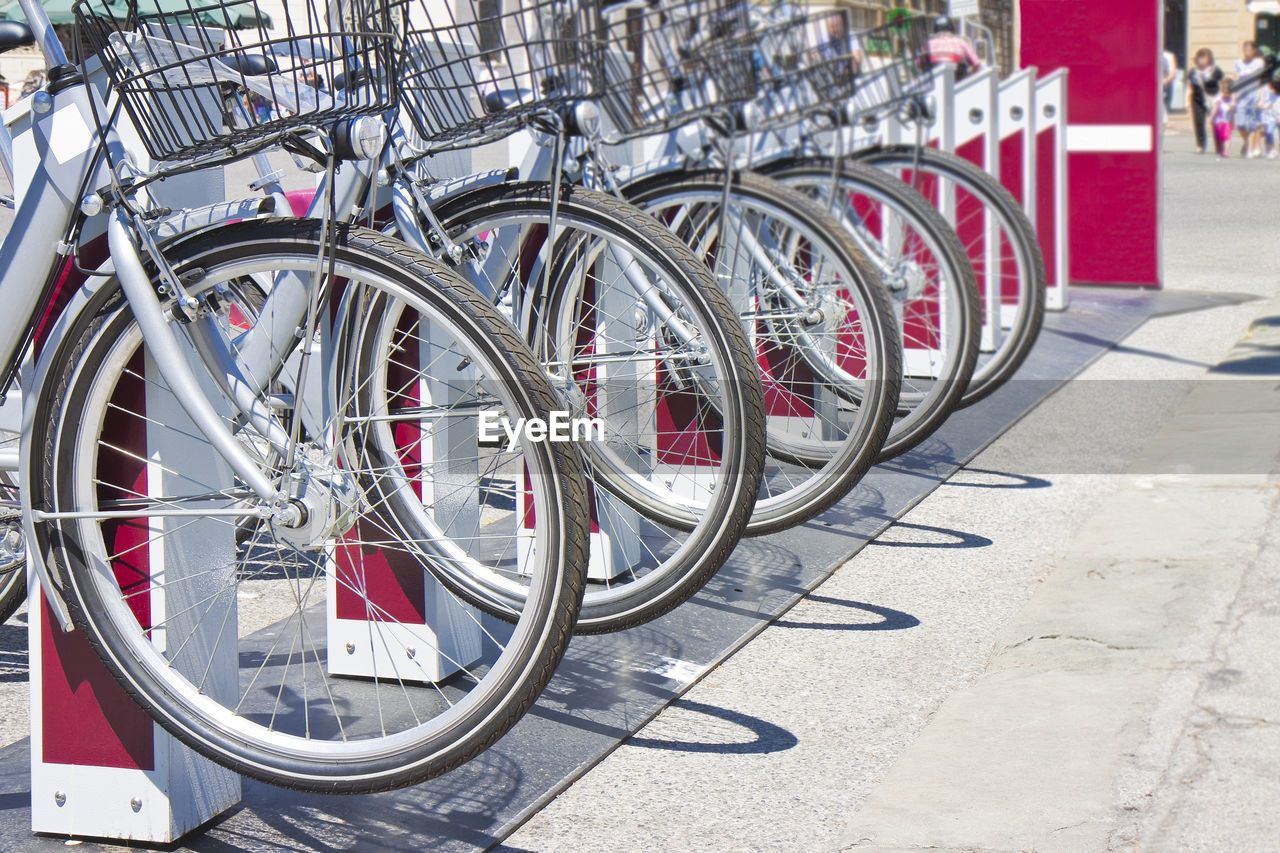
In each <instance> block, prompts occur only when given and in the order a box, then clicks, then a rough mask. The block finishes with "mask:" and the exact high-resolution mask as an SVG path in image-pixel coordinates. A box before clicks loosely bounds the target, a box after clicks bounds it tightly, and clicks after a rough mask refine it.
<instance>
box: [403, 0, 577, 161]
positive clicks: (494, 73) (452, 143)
mask: <svg viewBox="0 0 1280 853" xmlns="http://www.w3.org/2000/svg"><path fill="white" fill-rule="evenodd" d="M487 5H488V4H485V3H481V2H474V0H473V2H470V3H463V2H457V3H452V4H450V3H442V2H438V0H407V6H406V9H407V15H408V35H407V39H406V43H405V50H404V51H403V53H402V55H401V65H400V73H399V78H400V86H401V91H402V96H403V101H402V110H403V113H404V115H405V116H407V117H408V119H409V122H410V124H411V125H412V127H413V128H414V130H415V131H416V132H417V134H418V135H419V137H420V139H418V140H415V142H416V143H417V144H419V145H420V146H422V147H424V148H427V149H431V148H436V147H443V146H448V147H460V146H466V145H478V144H481V143H484V142H488V141H492V140H495V139H500V138H502V137H504V136H507V135H510V134H511V133H513V132H515V131H517V130H519V129H520V128H522V127H525V126H527V125H528V124H530V123H531V122H533V121H534V120H536V119H537V118H538V117H548V116H551V115H553V114H555V113H556V111H557V109H558V108H559V107H560V106H561V105H564V104H569V103H573V102H578V101H584V100H590V99H592V98H594V97H595V96H596V95H598V93H599V81H598V77H597V74H598V69H599V63H600V60H599V49H600V43H599V40H598V38H597V37H596V31H595V23H596V14H597V9H596V5H595V3H594V2H593V0H525V2H524V3H523V4H521V3H510V2H509V3H508V4H505V5H508V6H514V7H515V8H514V9H511V8H508V9H507V10H505V11H503V10H502V6H503V5H504V4H497V3H495V4H493V6H494V8H495V9H496V10H497V11H494V12H491V13H489V14H481V12H482V10H484V9H485V7H486V6H487ZM454 6H456V7H457V10H458V11H457V12H455V11H454V10H453V7H454ZM464 12H465V13H470V19H467V18H466V17H464Z"/></svg>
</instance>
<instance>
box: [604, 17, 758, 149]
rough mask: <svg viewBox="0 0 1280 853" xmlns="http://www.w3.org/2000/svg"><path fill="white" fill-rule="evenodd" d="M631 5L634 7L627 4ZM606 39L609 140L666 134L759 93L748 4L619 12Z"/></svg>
mask: <svg viewBox="0 0 1280 853" xmlns="http://www.w3.org/2000/svg"><path fill="white" fill-rule="evenodd" d="M626 5H628V6H629V5H631V4H626ZM601 31H602V32H603V34H604V42H605V51H604V56H603V60H604V68H603V78H604V94H603V96H602V98H601V100H600V104H601V107H602V108H603V111H604V114H605V116H606V118H607V119H608V124H609V128H608V131H607V133H606V140H607V141H609V142H621V141H624V140H627V139H633V138H636V137H640V136H648V135H652V134H657V133H663V132H666V131H668V130H673V129H675V128H678V127H681V126H683V125H686V124H689V123H690V122H692V121H694V120H696V119H699V118H704V117H707V116H711V115H715V114H719V113H723V112H725V111H726V110H728V109H729V108H731V107H733V106H734V105H737V104H742V103H745V102H747V101H750V100H752V99H753V98H755V97H756V96H757V94H759V91H760V78H759V64H758V62H757V56H756V51H755V46H754V44H753V43H752V42H751V40H749V39H746V38H744V36H746V35H747V34H748V33H749V32H750V5H749V4H748V3H746V2H744V1H743V0H689V2H685V3H680V4H674V3H673V4H670V5H662V6H658V7H651V6H646V7H645V8H642V9H634V8H632V9H628V10H627V11H625V12H622V13H619V12H617V11H611V10H609V9H608V8H607V7H606V9H605V10H604V11H603V12H602V16H601Z"/></svg>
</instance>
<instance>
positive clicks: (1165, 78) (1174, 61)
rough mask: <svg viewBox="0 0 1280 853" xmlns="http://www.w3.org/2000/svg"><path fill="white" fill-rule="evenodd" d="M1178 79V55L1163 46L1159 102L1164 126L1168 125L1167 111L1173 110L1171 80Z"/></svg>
mask: <svg viewBox="0 0 1280 853" xmlns="http://www.w3.org/2000/svg"><path fill="white" fill-rule="evenodd" d="M1176 79H1178V57H1176V56H1174V55H1173V51H1171V50H1169V49H1168V48H1165V49H1164V50H1163V51H1162V52H1161V53H1160V94H1161V101H1160V103H1161V104H1162V105H1163V106H1164V111H1163V112H1162V113H1161V116H1162V118H1163V120H1164V126H1165V127H1168V126H1169V113H1170V112H1171V111H1172V110H1173V81H1174V80H1176Z"/></svg>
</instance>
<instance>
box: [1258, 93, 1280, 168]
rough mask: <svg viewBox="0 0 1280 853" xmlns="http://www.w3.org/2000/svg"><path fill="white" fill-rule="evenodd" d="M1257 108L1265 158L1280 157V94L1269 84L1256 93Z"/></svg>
mask: <svg viewBox="0 0 1280 853" xmlns="http://www.w3.org/2000/svg"><path fill="white" fill-rule="evenodd" d="M1258 109H1259V110H1261V111H1262V129H1263V131H1264V132H1265V134H1266V140H1267V142H1266V144H1267V159H1268V160H1274V159H1276V157H1280V95H1277V94H1276V91H1275V89H1274V88H1272V87H1271V86H1263V87H1262V91H1261V92H1259V93H1258Z"/></svg>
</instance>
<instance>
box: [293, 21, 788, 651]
mask: <svg viewBox="0 0 1280 853" xmlns="http://www.w3.org/2000/svg"><path fill="white" fill-rule="evenodd" d="M406 9H407V10H408V19H409V21H410V26H409V28H408V30H407V34H406V39H405V44H404V47H403V49H402V51H401V57H400V59H401V64H400V66H399V69H398V72H397V74H398V76H399V79H400V80H401V83H402V95H403V97H402V100H401V111H400V114H399V120H398V121H397V123H396V125H395V126H394V128H393V132H392V144H391V145H390V146H389V147H388V149H387V151H386V152H385V154H384V157H383V159H382V161H381V162H380V163H379V164H378V166H377V167H376V168H373V169H368V170H364V171H363V172H356V171H351V172H349V173H348V174H346V175H344V176H339V177H338V178H337V180H336V181H335V183H334V184H333V189H332V193H333V195H334V197H335V198H337V199H338V200H339V201H338V206H339V208H340V209H344V210H345V209H351V210H359V211H361V214H360V215H362V216H367V217H370V218H371V219H372V220H374V221H376V222H378V223H379V227H380V228H382V229H384V230H386V231H388V232H393V233H396V234H397V235H398V236H400V237H401V238H403V239H405V240H407V241H408V242H410V243H411V244H412V245H415V246H418V247H419V248H420V249H422V250H423V251H427V252H430V253H432V254H434V255H436V256H438V257H440V258H441V259H442V260H444V261H445V262H446V263H448V264H450V265H451V266H452V267H453V268H454V269H455V270H456V271H457V272H459V273H460V274H462V275H463V276H464V277H465V278H466V279H467V280H468V281H469V282H471V283H472V285H473V286H474V287H475V288H476V289H477V291H478V292H480V293H481V294H483V296H484V297H485V298H487V299H489V300H490V301H491V302H493V303H495V304H497V305H498V306H499V307H500V308H501V309H502V310H503V311H504V312H505V313H506V315H507V316H508V317H509V319H510V320H511V321H512V322H513V324H514V325H515V326H516V327H517V328H519V329H520V330H521V332H522V334H523V335H524V336H525V337H526V339H527V341H528V342H529V344H530V345H531V346H532V347H533V349H534V351H535V352H536V353H537V354H538V357H539V358H540V359H541V360H542V363H543V364H544V367H545V369H546V371H547V373H548V374H549V375H551V376H552V377H553V378H554V382H555V384H556V387H557V390H558V391H559V393H560V394H561V395H562V399H563V400H564V402H565V405H566V406H567V407H569V408H571V409H572V410H573V411H575V412H589V413H590V414H591V415H592V416H594V417H596V418H598V419H599V420H601V421H602V424H603V432H604V434H605V436H606V439H607V440H606V441H603V442H602V441H593V442H586V443H582V444H580V445H579V449H580V450H581V452H582V453H583V455H584V456H585V458H586V461H587V463H588V468H589V471H590V472H591V477H592V481H593V488H592V489H591V501H592V504H593V507H592V508H593V512H592V514H591V520H592V523H593V538H592V567H591V575H590V577H591V580H592V583H590V584H589V586H588V589H587V592H586V595H585V597H584V602H583V607H582V611H581V613H580V615H579V619H578V624H577V630H578V631H579V632H582V633H601V632H606V631H616V630H620V629H623V628H627V627H632V626H634V625H637V624H641V623H643V622H647V621H650V620H652V619H655V618H657V617H658V616H661V615H662V614H664V613H666V612H669V611H670V610H671V609H673V608H674V607H676V606H678V605H679V604H680V603H682V602H683V601H685V600H687V599H688V598H689V597H690V596H692V595H693V594H694V593H696V592H697V591H698V590H699V589H700V588H701V587H702V586H703V584H705V582H706V581H707V580H708V579H709V578H710V577H711V576H712V575H713V574H714V573H715V571H716V570H717V569H718V568H719V567H720V566H721V565H722V564H723V562H724V561H725V560H726V559H727V558H728V556H729V554H730V553H731V552H732V550H733V547H734V546H735V545H736V543H737V541H738V538H739V537H740V536H741V535H742V533H743V530H744V527H745V524H746V521H747V519H748V518H749V517H750V514H751V511H752V507H753V505H754V503H755V497H756V494H757V492H758V489H759V482H760V476H761V469H762V466H763V439H764V430H763V424H762V421H761V412H762V403H761V395H762V391H761V388H760V384H759V380H758V378H757V376H756V373H755V369H754V367H753V366H752V356H751V351H750V350H749V349H748V347H747V343H746V340H745V338H744V336H743V335H742V332H741V330H740V328H739V326H738V323H737V320H736V318H735V317H734V316H733V314H732V311H731V309H729V307H728V306H727V304H726V302H725V300H724V297H723V295H722V294H721V293H720V291H719V289H718V287H717V286H716V285H715V283H714V281H713V280H712V279H711V278H710V276H709V275H708V274H707V273H706V271H705V269H704V268H703V266H702V265H701V263H700V262H699V261H698V260H697V259H696V258H695V257H693V256H692V255H691V254H690V252H689V250H688V248H687V247H685V246H684V245H683V244H681V243H679V242H678V241H677V240H675V239H674V238H673V237H672V236H671V235H670V233H669V232H667V231H666V230H665V229H664V228H662V227H661V226H660V225H658V224H657V223H655V222H654V221H652V220H651V219H650V218H649V217H647V216H645V215H643V214H642V213H640V212H639V211H637V210H635V209H634V208H631V207H629V206H628V205H626V204H623V203H622V202H620V201H619V200H618V199H616V198H613V197H610V196H606V195H603V194H601V193H598V192H592V191H590V190H587V189H585V188H581V187H570V186H566V185H564V184H563V182H562V181H561V180H560V176H559V175H557V174H550V175H545V176H540V175H539V174H538V173H536V172H535V173H534V174H533V175H532V176H531V177H532V178H533V180H524V181H515V180H513V179H512V178H511V176H510V175H509V174H508V173H507V172H497V173H493V174H489V175H478V176H466V177H463V178H460V179H455V180H440V179H437V178H435V177H434V176H432V175H431V174H430V172H429V171H428V169H429V163H430V159H429V158H430V157H431V156H432V155H433V154H435V153H438V152H440V151H452V150H457V149H458V148H461V147H467V146H475V145H479V144H483V143H486V142H492V141H494V140H496V139H501V138H504V137H506V136H509V135H510V134H512V133H514V132H517V131H519V130H522V129H528V128H532V129H534V130H536V131H538V132H540V133H543V134H545V135H546V136H547V137H549V138H552V139H560V138H561V136H562V134H563V135H567V134H568V133H569V132H570V128H569V127H567V126H566V125H567V124H571V122H572V120H573V116H574V115H576V114H581V112H582V110H583V109H584V106H585V105H589V104H590V103H591V101H592V98H593V97H594V95H593V92H592V90H591V88H590V82H589V80H587V79H586V78H585V77H583V76H581V72H582V70H583V69H584V68H585V67H588V66H589V55H590V44H591V42H590V40H589V39H588V38H586V36H584V35H583V34H582V32H583V27H582V26H581V24H582V23H583V22H584V21H585V20H586V19H587V18H589V16H590V15H591V14H592V13H594V10H595V6H594V4H577V5H575V4H564V3H560V2H554V3H553V2H538V3H532V4H528V5H527V6H525V7H523V8H521V9H519V10H515V11H508V12H505V13H504V12H499V13H497V14H496V15H495V16H493V17H491V18H482V19H478V20H474V21H462V22H459V21H457V20H455V19H454V17H453V16H452V14H451V13H450V12H449V11H448V10H447V9H440V8H435V7H432V6H428V5H426V4H408V5H407V6H406ZM486 27H497V28H500V29H506V30H507V31H508V32H518V33H519V36H518V37H512V38H508V39H506V40H504V42H503V43H502V44H501V45H499V46H496V47H490V48H481V49H478V50H475V51H469V52H465V53H464V52H462V51H461V50H459V48H458V45H462V44H468V43H475V44H479V43H480V41H481V40H480V38H479V35H480V30H481V29H482V28H486ZM584 45H586V46H587V47H585V48H584ZM439 57H445V58H446V59H445V61H443V62H441V61H439V59H438V58H439ZM584 57H588V58H584ZM553 68H554V69H555V70H554V72H553ZM494 69H498V70H497V71H495V70H494ZM504 69H505V70H504ZM553 73H554V74H555V75H556V79H555V84H554V85H548V86H546V87H542V88H541V89H538V87H537V86H536V85H535V87H534V88H533V90H532V91H531V90H530V89H529V88H525V90H524V91H523V92H521V91H520V87H521V85H522V84H523V83H525V82H526V81H527V80H530V79H531V80H533V81H535V83H536V82H537V81H538V79H539V77H540V76H541V75H551V74H553ZM373 174H376V176H377V180H376V181H372V180H370V178H371V177H372V176H373ZM379 188H381V189H382V190H383V195H382V196H381V197H379V192H378V191H379ZM326 192H328V190H327V189H325V188H324V187H322V189H321V191H319V192H318V193H317V195H316V197H315V200H314V201H313V205H314V204H318V203H320V202H321V200H322V199H324V198H325V195H326ZM548 235H555V236H554V238H549V237H548ZM468 586H469V588H470V589H472V590H473V591H474V595H473V597H472V598H471V599H470V603H472V604H473V605H475V606H477V607H479V608H481V609H482V610H485V611H486V612H490V613H493V614H494V615H496V616H499V617H504V616H506V615H507V614H509V613H510V612H511V611H510V605H509V604H508V603H507V599H509V598H510V597H512V596H515V597H516V598H518V597H519V595H520V594H521V593H520V589H519V587H515V588H512V589H503V588H499V587H497V586H493V585H490V586H489V587H488V588H487V589H481V588H480V586H479V585H477V584H469V585H468Z"/></svg>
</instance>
